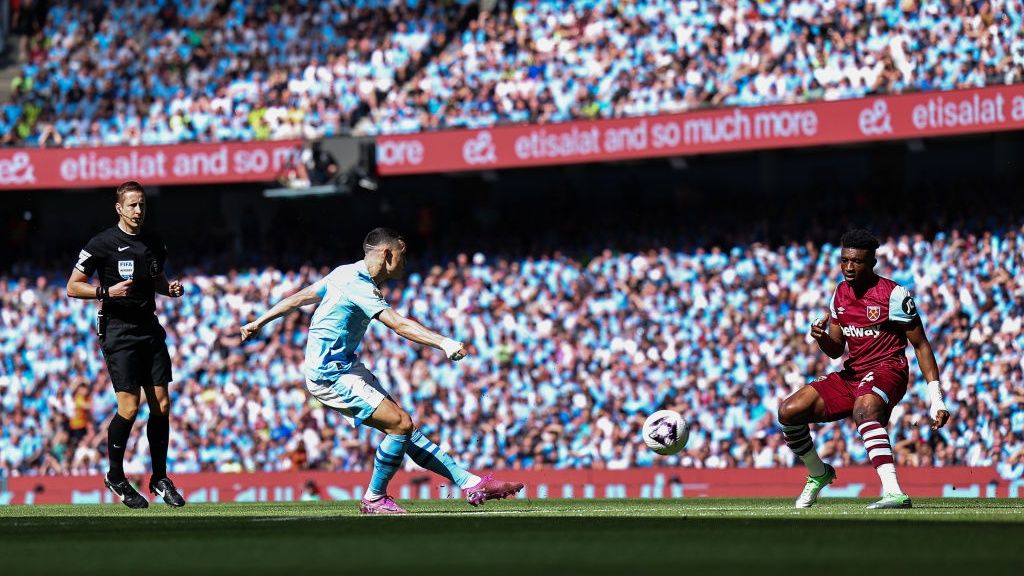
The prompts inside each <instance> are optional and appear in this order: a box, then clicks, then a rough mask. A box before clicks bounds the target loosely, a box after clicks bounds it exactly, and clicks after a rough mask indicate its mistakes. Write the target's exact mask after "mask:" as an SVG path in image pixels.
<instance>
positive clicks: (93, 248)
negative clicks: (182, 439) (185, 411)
mask: <svg viewBox="0 0 1024 576" xmlns="http://www.w3.org/2000/svg"><path fill="white" fill-rule="evenodd" d="M114 210H115V211H116V212H117V215H118V221H117V224H116V225H115V226H111V227H110V228H107V229H106V230H104V231H102V232H100V233H99V234H97V235H96V236H94V237H93V238H92V239H91V240H89V243H88V244H86V245H85V248H84V249H83V250H82V251H81V252H79V253H78V263H76V264H75V269H74V270H73V271H72V272H71V279H70V280H68V296H70V297H71V298H82V299H85V300H91V299H96V300H99V301H100V305H99V311H98V314H97V321H96V332H97V335H98V336H99V341H100V347H101V349H102V350H103V358H104V359H105V360H106V362H107V371H108V372H109V373H110V380H111V382H112V383H113V384H114V392H116V393H117V413H116V414H114V418H113V419H112V420H111V421H110V426H109V427H108V428H107V451H108V454H109V458H110V470H109V471H108V472H107V475H106V478H104V480H103V483H104V484H105V485H106V486H107V488H109V489H110V491H111V492H113V493H114V494H115V495H117V496H118V497H119V498H120V499H121V502H123V503H124V505H125V506H128V507H129V508H145V507H147V506H149V501H148V500H146V498H145V497H144V496H142V495H141V494H139V493H138V492H137V491H136V490H135V488H133V487H132V485H131V484H130V483H129V482H128V480H127V478H125V475H124V451H125V446H126V445H127V444H128V436H129V434H130V433H131V431H132V424H134V423H135V416H136V415H137V414H138V412H139V400H140V391H141V390H145V391H146V402H147V403H149V423H148V424H147V425H146V436H147V437H148V438H149V449H150V454H151V456H152V461H153V476H152V477H151V478H150V480H149V491H150V492H152V493H153V494H155V495H157V496H160V497H162V498H163V499H164V502H166V503H167V504H168V505H169V506H175V507H178V506H184V505H185V500H184V498H182V497H181V494H179V493H178V490H177V489H176V488H175V487H174V484H173V483H172V482H171V480H170V479H169V478H168V477H167V443H168V438H169V436H170V423H169V414H170V412H171V399H170V395H169V394H168V392H167V385H168V383H170V382H171V357H170V355H169V354H168V353H167V345H166V344H165V343H164V339H165V338H166V337H167V333H166V332H164V329H163V328H162V327H161V326H160V323H159V322H158V321H157V317H156V302H155V300H154V294H157V293H159V294H163V295H165V296H171V297H173V298H177V297H179V296H181V295H182V294H183V293H184V289H183V288H182V286H181V282H178V281H177V280H175V281H173V282H168V281H167V277H166V276H164V260H165V259H166V257H167V247H166V246H165V245H164V243H163V240H161V239H160V237H159V236H158V235H156V234H154V233H153V232H150V231H146V232H143V231H142V221H143V220H144V219H145V217H146V192H145V190H143V189H142V185H141V184H139V183H138V182H125V183H124V184H121V185H120V186H118V187H117V203H115V204H114ZM94 272H96V273H98V276H99V280H100V285H99V286H94V285H92V284H90V283H89V278H90V277H91V276H92V275H93V273H94Z"/></svg>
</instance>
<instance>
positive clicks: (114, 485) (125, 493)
mask: <svg viewBox="0 0 1024 576" xmlns="http://www.w3.org/2000/svg"><path fill="white" fill-rule="evenodd" d="M103 484H104V485H105V486H106V487H107V489H108V490H110V491H111V492H113V493H114V496H117V497H118V498H120V499H121V503H122V504H124V505H125V506H127V507H129V508H148V507H149V500H146V497H145V496H143V495H142V494H139V492H138V490H136V489H135V488H133V487H132V485H131V484H130V483H129V482H128V480H121V481H120V482H111V481H110V478H108V477H106V476H104V477H103ZM179 498H180V496H179Z"/></svg>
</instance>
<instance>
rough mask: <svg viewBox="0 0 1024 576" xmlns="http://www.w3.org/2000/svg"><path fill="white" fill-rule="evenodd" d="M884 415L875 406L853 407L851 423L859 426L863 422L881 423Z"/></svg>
mask: <svg viewBox="0 0 1024 576" xmlns="http://www.w3.org/2000/svg"><path fill="white" fill-rule="evenodd" d="M883 417H884V413H883V411H882V410H880V409H879V408H877V407H875V406H855V407H854V409H853V421H854V422H855V423H856V424H857V425H858V426H860V425H861V424H863V423H865V422H881V421H882V420H883Z"/></svg>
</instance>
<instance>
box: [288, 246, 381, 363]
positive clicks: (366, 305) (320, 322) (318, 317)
mask: <svg viewBox="0 0 1024 576" xmlns="http://www.w3.org/2000/svg"><path fill="white" fill-rule="evenodd" d="M314 288H315V289H316V292H317V294H319V295H320V298H321V301H320V305H319V306H317V307H316V311H315V312H313V320H312V321H311V322H310V324H309V340H308V341H307V342H306V365H305V370H306V377H307V378H309V379H310V380H313V381H314V382H323V381H333V380H336V379H337V378H338V376H340V375H342V374H344V373H346V372H348V371H349V370H351V369H352V367H353V366H355V364H356V361H357V359H356V348H358V347H359V343H360V342H361V341H362V339H363V334H365V333H366V327H367V326H369V325H370V320H372V319H373V318H374V317H376V316H377V314H380V313H381V311H383V310H385V309H386V308H390V306H389V305H388V303H387V302H386V301H385V300H384V296H383V295H381V293H380V290H379V289H378V288H377V285H376V284H374V283H373V278H371V277H370V273H369V271H367V269H366V262H365V261H363V260H360V261H359V262H356V263H355V264H348V265H345V266H339V267H337V268H335V269H334V270H332V271H331V273H330V274H328V275H327V276H325V277H323V278H322V279H321V280H320V281H318V282H317V283H316V284H314Z"/></svg>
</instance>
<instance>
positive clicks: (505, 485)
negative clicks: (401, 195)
mask: <svg viewBox="0 0 1024 576" xmlns="http://www.w3.org/2000/svg"><path fill="white" fill-rule="evenodd" d="M405 249H406V246H405V240H404V239H403V238H402V236H400V235H399V234H398V233H397V232H395V231H394V230H391V229H388V228H376V229H374V230H372V231H371V232H370V233H369V234H367V236H366V239H365V240H364V241H363V253H364V259H363V260H360V261H359V262H356V263H354V264H348V265H345V266H339V267H338V268H335V269H334V270H333V271H331V273H330V274H328V275H327V276H325V277H324V278H322V279H321V280H319V281H318V282H315V283H314V284H312V285H310V286H307V287H306V288H303V289H302V290H299V291H298V292H296V293H295V294H292V295H291V296H288V297H287V298H285V299H283V300H281V301H280V302H278V303H277V304H275V305H274V306H273V307H271V308H270V310H268V311H267V312H266V313H264V314H263V315H262V316H260V317H259V318H258V319H257V320H256V321H254V322H250V323H248V324H246V325H245V326H242V328H241V333H242V341H243V342H244V341H245V340H248V339H249V338H251V337H253V336H255V335H256V334H257V333H258V332H259V331H260V330H261V329H262V328H263V327H264V326H266V324H267V323H268V322H270V321H272V320H274V319H276V318H279V317H281V316H285V315H287V314H290V313H291V312H293V311H295V310H297V309H299V308H300V307H301V306H305V305H308V304H317V307H316V311H315V312H313V319H312V321H311V322H310V325H309V340H308V342H307V343H306V362H305V372H306V389H307V390H309V392H310V394H312V395H313V396H314V397H315V398H317V399H318V400H320V402H322V403H323V404H324V405H325V406H327V407H329V408H331V409H333V410H336V411H338V412H339V413H341V414H342V415H343V416H344V417H345V419H346V420H348V421H349V423H351V424H353V425H355V426H358V425H360V424H366V425H368V426H371V427H373V428H376V429H377V430H380V431H381V432H384V434H385V436H384V439H383V440H382V441H381V443H380V446H379V447H378V448H377V453H376V456H375V458H374V463H373V474H372V475H371V477H370V485H369V487H368V488H367V490H366V494H365V495H364V496H363V498H362V501H361V502H360V504H359V511H360V513H362V514H405V513H406V511H405V510H404V509H403V508H402V507H400V506H399V505H398V504H397V503H396V502H395V501H394V499H393V498H392V497H391V496H390V495H388V493H387V487H388V483H389V482H390V481H391V479H392V478H393V477H394V475H395V473H396V472H397V471H398V469H399V468H400V467H401V465H402V459H403V458H404V457H405V455H406V454H408V455H409V456H410V457H411V458H412V459H413V461H414V462H416V464H418V465H420V466H422V467H423V468H426V469H427V470H430V471H431V472H434V473H435V474H438V475H440V476H442V477H444V478H446V479H447V480H448V481H450V482H451V483H452V484H454V485H456V486H458V487H459V488H460V489H462V490H463V491H465V492H466V500H467V501H468V502H469V503H470V504H472V505H473V506H477V505H480V504H483V503H484V502H486V501H487V500H494V499H500V498H507V497H509V496H512V495H514V494H515V493H517V492H519V491H520V490H522V489H523V485H522V484H520V483H516V482H506V481H502V480H497V479H495V478H494V477H492V476H491V475H490V474H487V475H485V476H484V477H483V478H480V477H479V476H476V475H475V474H473V473H471V472H470V471H468V470H466V469H465V468H462V467H461V466H459V465H458V464H456V463H455V460H454V459H453V458H452V457H451V456H450V455H449V454H447V453H445V452H444V451H443V450H441V448H440V447H439V446H438V445H437V444H434V443H433V442H432V441H431V440H430V439H429V438H427V437H426V436H424V435H423V433H421V432H420V431H419V430H417V429H416V427H415V426H414V424H413V422H412V418H411V417H410V416H409V414H408V413H407V412H406V411H405V410H403V409H402V407H401V406H399V405H398V403H396V402H395V401H394V399H392V398H391V396H390V395H389V394H388V392H387V390H385V389H384V387H383V386H382V385H381V384H380V381H378V380H377V378H376V377H375V376H374V375H373V374H372V373H370V371H369V370H367V369H366V366H364V365H363V364H362V362H360V361H359V359H358V357H357V356H356V353H355V351H356V348H358V347H359V343H360V341H362V339H363V335H364V334H365V333H366V327H367V326H369V324H370V322H371V321H372V320H379V321H380V322H382V323H384V325H385V326H387V327H388V328H390V329H391V330H393V331H394V332H395V333H396V334H398V335H399V336H402V337H403V338H407V339H409V340H411V341H413V342H416V343H418V344H423V345H425V346H432V347H434V348H437V349H440V350H442V351H443V352H444V355H445V356H446V357H447V358H448V359H449V360H452V361H456V362H457V361H459V360H462V359H463V358H465V357H466V349H465V347H464V346H463V344H462V343H461V342H456V341H455V340H452V339H451V338H446V337H444V336H442V335H440V334H438V333H436V332H434V331H433V330H430V329H428V328H426V327H424V326H423V325H421V324H420V323H419V322H416V321H415V320H411V319H408V318H404V317H403V316H402V315H400V314H399V313H398V312H396V311H395V310H393V309H392V308H391V306H390V305H389V304H388V303H387V302H386V301H385V300H384V296H383V295H382V294H381V292H380V289H379V286H380V284H381V283H382V282H384V281H387V280H391V279H396V278H400V277H401V276H402V273H403V270H404V268H405Z"/></svg>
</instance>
